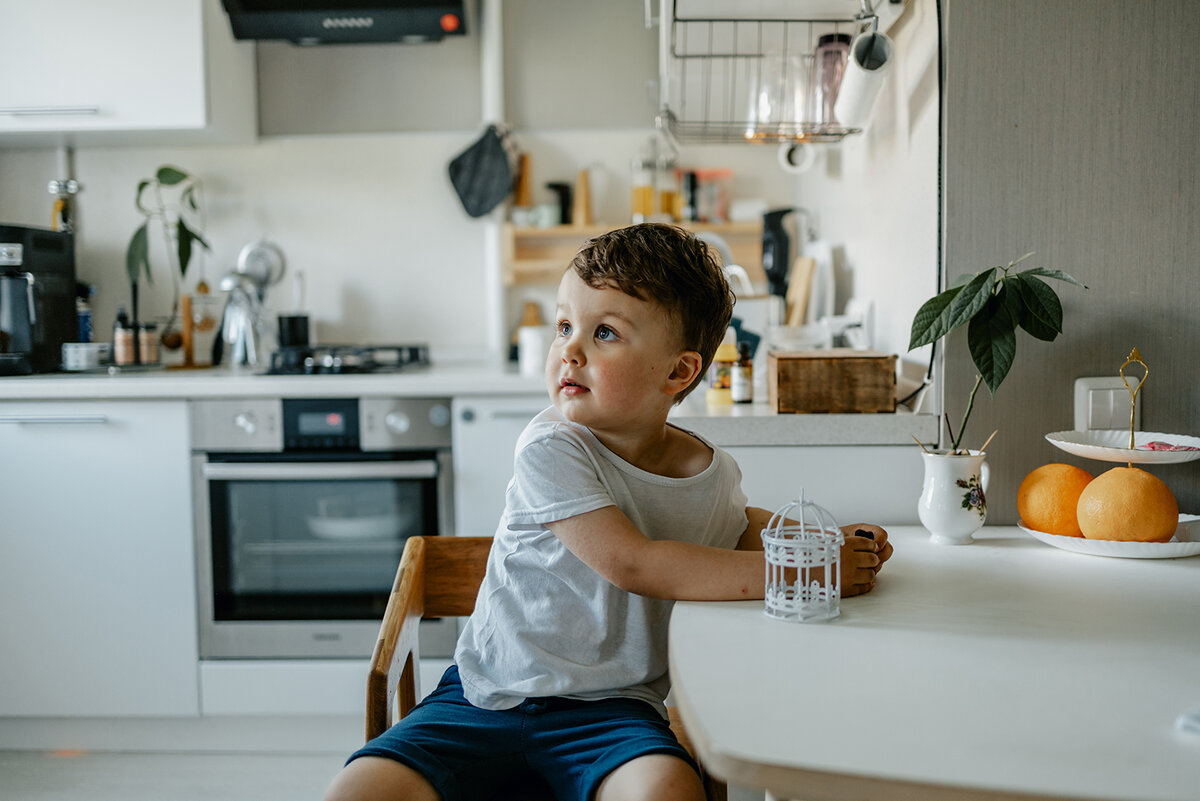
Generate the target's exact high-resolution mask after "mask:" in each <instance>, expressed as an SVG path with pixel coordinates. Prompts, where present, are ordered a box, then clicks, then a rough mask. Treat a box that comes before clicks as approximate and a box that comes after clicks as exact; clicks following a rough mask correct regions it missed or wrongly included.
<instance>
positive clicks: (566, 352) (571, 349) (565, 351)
mask: <svg viewBox="0 0 1200 801" xmlns="http://www.w3.org/2000/svg"><path fill="white" fill-rule="evenodd" d="M562 360H563V363H565V364H583V362H584V354H583V348H581V347H580V346H579V345H578V344H577V343H576V341H575V339H574V338H570V337H568V338H567V339H564V340H563V341H562Z"/></svg>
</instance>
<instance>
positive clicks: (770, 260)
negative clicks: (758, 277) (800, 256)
mask: <svg viewBox="0 0 1200 801" xmlns="http://www.w3.org/2000/svg"><path fill="white" fill-rule="evenodd" d="M793 211H795V209H794V208H788V209H775V210H773V211H768V212H767V213H766V214H764V215H763V242H762V266H763V272H765V273H766V274H767V288H768V290H769V291H770V293H771V294H772V295H779V296H780V297H786V296H787V282H788V270H789V269H791V265H792V263H791V260H790V259H791V256H790V253H791V242H792V235H791V234H790V233H788V230H787V227H786V226H785V224H784V218H785V217H787V216H788V215H789V214H791V213H792V212H793Z"/></svg>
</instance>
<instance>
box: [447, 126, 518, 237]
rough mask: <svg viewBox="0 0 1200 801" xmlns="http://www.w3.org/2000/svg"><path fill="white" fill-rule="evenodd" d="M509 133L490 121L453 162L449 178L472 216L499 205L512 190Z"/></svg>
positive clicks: (477, 215)
mask: <svg viewBox="0 0 1200 801" xmlns="http://www.w3.org/2000/svg"><path fill="white" fill-rule="evenodd" d="M506 138H507V134H506V133H504V132H501V130H500V129H499V128H497V127H496V126H495V125H489V126H488V129H487V131H485V132H484V134H483V136H481V137H479V140H478V141H476V142H475V143H474V144H473V145H471V146H470V147H468V148H467V149H466V150H464V151H463V152H462V153H460V154H458V155H457V156H455V157H454V160H453V161H451V162H450V182H451V183H452V184H454V190H455V191H456V192H458V198H459V200H461V201H462V204H463V208H464V209H466V210H467V214H470V215H471V216H472V217H482V216H483V215H485V214H487V213H488V212H489V211H491V210H492V209H494V208H496V206H498V205H499V204H500V202H501V201H503V200H504V198H506V197H508V193H509V192H511V191H512V185H513V174H512V166H511V164H510V163H509V156H508V148H507V147H506V142H505V139H506Z"/></svg>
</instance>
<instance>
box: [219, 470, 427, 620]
mask: <svg viewBox="0 0 1200 801" xmlns="http://www.w3.org/2000/svg"><path fill="white" fill-rule="evenodd" d="M436 489H437V486H436V479H408V478H404V479H396V478H387V479H379V478H358V479H319V478H318V479H306V480H297V479H290V478H289V479H285V480H257V479H256V480H222V481H211V482H210V485H209V497H210V512H211V516H212V569H213V603H214V612H215V618H216V619H217V620H378V619H379V618H380V617H381V616H382V614H383V610H384V607H385V606H386V604H387V598H388V594H389V593H390V591H391V588H392V582H393V581H394V579H395V576H396V567H397V566H398V565H399V563H400V554H401V552H402V551H403V549H404V543H405V541H406V540H407V539H408V537H410V536H413V535H435V534H437V533H438V520H437V493H436Z"/></svg>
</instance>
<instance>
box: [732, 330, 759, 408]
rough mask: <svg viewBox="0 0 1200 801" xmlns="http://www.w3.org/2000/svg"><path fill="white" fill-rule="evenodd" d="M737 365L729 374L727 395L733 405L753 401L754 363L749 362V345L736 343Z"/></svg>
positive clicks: (747, 343)
mask: <svg viewBox="0 0 1200 801" xmlns="http://www.w3.org/2000/svg"><path fill="white" fill-rule="evenodd" d="M737 352H738V358H737V363H735V364H734V365H733V370H732V371H731V372H730V382H729V394H730V397H731V398H732V399H733V402H734V403H751V402H752V401H753V400H754V363H753V362H752V361H751V360H750V343H749V342H739V343H738V350H737Z"/></svg>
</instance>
